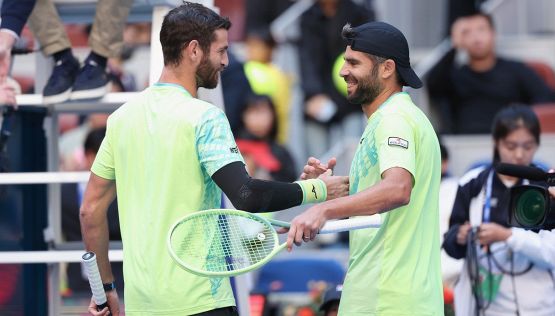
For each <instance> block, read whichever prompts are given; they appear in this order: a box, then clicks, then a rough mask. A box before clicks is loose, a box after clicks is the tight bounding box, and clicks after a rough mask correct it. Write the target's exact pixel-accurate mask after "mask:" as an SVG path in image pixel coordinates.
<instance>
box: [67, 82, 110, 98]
mask: <svg viewBox="0 0 555 316" xmlns="http://www.w3.org/2000/svg"><path fill="white" fill-rule="evenodd" d="M109 87H110V83H108V84H106V85H104V86H102V87H99V88H94V89H88V90H73V91H71V95H70V97H69V99H70V100H90V99H100V98H102V97H103V96H105V95H106V93H108V88H109Z"/></svg>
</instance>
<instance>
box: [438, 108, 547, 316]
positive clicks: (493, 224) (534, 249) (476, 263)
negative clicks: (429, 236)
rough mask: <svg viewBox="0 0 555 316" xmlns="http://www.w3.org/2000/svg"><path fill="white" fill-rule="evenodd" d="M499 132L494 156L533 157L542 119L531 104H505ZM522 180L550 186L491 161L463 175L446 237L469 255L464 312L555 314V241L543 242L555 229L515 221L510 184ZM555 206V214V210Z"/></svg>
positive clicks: (462, 288)
mask: <svg viewBox="0 0 555 316" xmlns="http://www.w3.org/2000/svg"><path fill="white" fill-rule="evenodd" d="M492 134H493V135H492V136H493V141H494V144H495V145H494V156H493V161H492V162H493V164H495V163H498V162H503V163H510V164H518V165H523V166H528V165H531V163H532V159H533V158H534V154H535V153H536V151H537V149H538V146H539V144H540V126H539V122H538V118H537V117H536V115H535V114H534V112H533V111H532V110H531V109H530V108H529V107H527V106H522V105H519V106H511V107H507V108H505V109H503V110H501V111H500V112H499V113H498V114H497V115H496V116H495V118H494V123H493V129H492ZM522 184H534V185H539V186H542V187H547V186H548V184H547V183H546V182H545V181H532V180H527V179H519V178H515V177H511V176H506V175H502V174H499V173H497V172H496V171H495V169H494V168H493V167H492V166H488V167H486V166H482V167H479V168H477V169H473V170H471V171H469V172H468V173H467V174H465V175H464V176H463V177H462V178H461V180H460V182H459V188H458V191H457V196H456V198H455V203H454V205H453V211H452V213H451V218H450V220H449V230H448V231H447V233H446V234H445V241H444V242H443V247H444V249H445V251H446V252H447V254H448V255H450V256H451V257H453V258H456V259H460V258H465V259H466V262H465V265H464V267H463V270H462V273H461V277H460V278H459V281H458V282H457V284H456V286H455V310H456V315H458V316H459V315H462V316H467V315H468V316H470V315H478V314H479V315H486V316H488V315H546V316H547V315H555V278H554V276H553V271H554V269H555V261H553V259H552V258H555V247H552V246H549V247H546V246H545V245H542V240H544V239H545V240H547V239H546V238H545V237H546V236H545V234H546V233H547V234H549V232H545V231H540V232H539V233H537V232H534V231H528V230H525V229H522V228H515V227H513V228H510V227H509V223H508V208H509V201H510V188H511V187H513V186H515V185H522ZM550 214H551V215H550V216H553V217H555V210H554V209H552V210H551V213H550ZM554 219H555V218H554ZM552 233H553V232H552ZM469 272H470V273H469Z"/></svg>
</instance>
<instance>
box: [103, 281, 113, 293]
mask: <svg viewBox="0 0 555 316" xmlns="http://www.w3.org/2000/svg"><path fill="white" fill-rule="evenodd" d="M102 285H103V286H104V292H109V291H111V290H115V289H116V282H111V283H104V284H102Z"/></svg>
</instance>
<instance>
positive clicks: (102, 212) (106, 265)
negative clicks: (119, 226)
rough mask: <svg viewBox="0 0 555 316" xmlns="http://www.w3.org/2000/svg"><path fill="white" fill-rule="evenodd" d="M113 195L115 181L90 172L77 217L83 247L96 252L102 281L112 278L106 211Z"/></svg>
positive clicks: (108, 280)
mask: <svg viewBox="0 0 555 316" xmlns="http://www.w3.org/2000/svg"><path fill="white" fill-rule="evenodd" d="M115 197H116V185H115V182H114V181H111V180H106V179H103V178H101V177H99V176H97V175H95V174H94V173H91V177H90V179H89V183H88V184H87V189H86V190H85V195H84V197H83V204H82V206H81V209H80V212H79V218H80V220H81V234H82V235H83V242H84V243H85V249H86V250H87V251H92V252H94V253H95V254H96V260H97V264H98V270H99V272H100V277H101V279H102V282H103V283H108V282H112V281H113V280H114V277H113V275H112V269H111V268H110V262H109V260H108V245H109V238H110V237H109V230H108V216H107V212H108V207H109V206H110V204H111V203H112V201H113V200H114V199H115Z"/></svg>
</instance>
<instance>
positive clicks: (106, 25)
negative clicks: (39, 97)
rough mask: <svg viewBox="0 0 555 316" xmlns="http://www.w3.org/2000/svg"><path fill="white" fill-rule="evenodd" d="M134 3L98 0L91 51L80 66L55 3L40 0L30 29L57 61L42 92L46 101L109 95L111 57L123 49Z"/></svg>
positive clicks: (128, 0) (34, 10)
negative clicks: (109, 63) (124, 33)
mask: <svg viewBox="0 0 555 316" xmlns="http://www.w3.org/2000/svg"><path fill="white" fill-rule="evenodd" d="M132 4H133V0H123V1H121V0H120V1H116V0H99V1H98V4H97V6H96V15H95V20H94V23H93V26H92V31H91V34H90V36H89V45H90V47H91V52H90V54H89V55H88V57H87V58H86V59H85V61H84V64H83V66H82V67H81V66H80V64H79V61H78V60H77V58H75V56H74V55H73V53H72V50H71V44H70V42H69V39H68V36H67V34H66V32H65V29H64V25H63V23H62V21H61V20H60V17H59V16H58V12H57V11H56V8H55V7H54V4H53V3H52V0H37V1H36V5H35V8H34V9H33V12H32V13H31V16H30V17H29V27H30V28H31V30H32V31H33V33H34V34H35V36H36V37H37V40H38V41H39V43H40V46H41V49H42V51H43V53H44V54H45V55H47V56H52V57H53V58H54V62H55V66H54V69H53V70H52V74H51V76H50V78H49V79H48V82H47V83H46V86H45V87H44V90H43V93H42V94H43V102H44V103H46V104H52V103H61V102H64V101H66V100H68V99H71V100H82V99H95V98H101V97H102V96H104V95H105V94H106V93H107V92H108V86H109V78H108V74H107V72H106V67H107V63H108V57H118V56H120V54H121V51H122V49H123V30H124V27H125V23H126V21H127V15H128V14H129V11H130V10H131V5H132Z"/></svg>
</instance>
